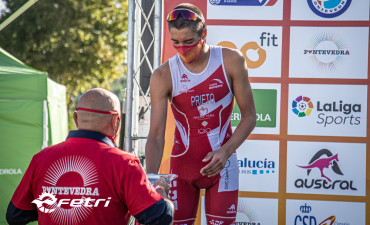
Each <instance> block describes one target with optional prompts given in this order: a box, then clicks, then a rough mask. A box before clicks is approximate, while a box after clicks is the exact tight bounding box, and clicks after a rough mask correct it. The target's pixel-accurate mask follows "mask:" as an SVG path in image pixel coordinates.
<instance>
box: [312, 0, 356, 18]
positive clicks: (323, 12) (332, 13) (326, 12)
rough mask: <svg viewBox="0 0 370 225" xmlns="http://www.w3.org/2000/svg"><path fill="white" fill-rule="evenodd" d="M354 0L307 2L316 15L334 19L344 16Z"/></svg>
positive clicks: (317, 0) (314, 0)
mask: <svg viewBox="0 0 370 225" xmlns="http://www.w3.org/2000/svg"><path fill="white" fill-rule="evenodd" d="M351 1H352V0H307V3H308V6H309V7H310V9H311V10H312V12H314V13H315V14H316V15H318V16H321V17H324V18H334V17H337V16H340V15H342V14H343V13H344V12H345V11H347V9H348V7H349V6H350V5H351Z"/></svg>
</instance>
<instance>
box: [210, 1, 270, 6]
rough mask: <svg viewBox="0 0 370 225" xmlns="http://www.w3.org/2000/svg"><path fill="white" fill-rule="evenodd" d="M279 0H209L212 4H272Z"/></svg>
mask: <svg viewBox="0 0 370 225" xmlns="http://www.w3.org/2000/svg"><path fill="white" fill-rule="evenodd" d="M276 2H277V0H209V3H211V4H212V5H230V6H272V5H275V3H276Z"/></svg>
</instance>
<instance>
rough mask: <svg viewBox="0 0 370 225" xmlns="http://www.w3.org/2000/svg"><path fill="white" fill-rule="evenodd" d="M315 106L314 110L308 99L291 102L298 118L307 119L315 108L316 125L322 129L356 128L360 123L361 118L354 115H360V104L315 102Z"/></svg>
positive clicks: (304, 97) (301, 97) (302, 97)
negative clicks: (333, 127) (347, 126)
mask: <svg viewBox="0 0 370 225" xmlns="http://www.w3.org/2000/svg"><path fill="white" fill-rule="evenodd" d="M315 105H316V108H315V107H314V103H313V102H312V100H311V99H310V98H309V97H306V96H303V95H302V96H298V97H297V98H296V99H294V100H293V102H292V111H293V113H294V114H296V115H297V116H298V117H307V116H309V115H310V114H311V112H312V111H313V109H314V108H315V110H316V111H317V112H318V114H317V121H316V123H317V124H320V125H323V126H324V127H327V126H334V125H349V126H357V125H360V123H361V117H360V116H358V115H356V114H357V113H361V104H357V103H355V104H353V103H347V102H344V101H343V100H339V101H333V102H323V101H317V102H316V104H315Z"/></svg>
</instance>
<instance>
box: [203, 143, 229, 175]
mask: <svg viewBox="0 0 370 225" xmlns="http://www.w3.org/2000/svg"><path fill="white" fill-rule="evenodd" d="M227 159H228V157H227V155H226V153H225V152H224V151H222V150H221V149H219V150H217V151H212V152H209V153H208V154H207V155H206V157H205V158H204V159H203V160H202V161H203V162H208V161H210V160H211V161H210V162H209V163H208V164H207V165H206V166H205V167H203V168H202V169H201V170H200V173H201V174H202V175H203V176H208V177H214V176H217V175H218V174H220V172H221V170H223V169H224V168H225V165H226V162H227Z"/></svg>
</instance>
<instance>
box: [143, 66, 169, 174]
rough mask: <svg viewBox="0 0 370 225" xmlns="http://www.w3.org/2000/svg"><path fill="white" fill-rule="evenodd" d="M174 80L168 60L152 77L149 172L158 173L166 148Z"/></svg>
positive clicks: (147, 166)
mask: <svg viewBox="0 0 370 225" xmlns="http://www.w3.org/2000/svg"><path fill="white" fill-rule="evenodd" d="M171 90H172V80H171V72H170V67H169V64H168V62H166V63H164V64H163V65H161V66H160V67H159V68H158V69H156V70H155V71H154V73H153V74H152V77H151V78H150V99H151V114H150V129H149V134H148V140H147V142H146V146H145V161H146V171H147V173H158V170H159V167H160V164H161V160H162V155H163V148H164V136H165V129H166V118H167V102H168V99H169V97H170V95H171Z"/></svg>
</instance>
